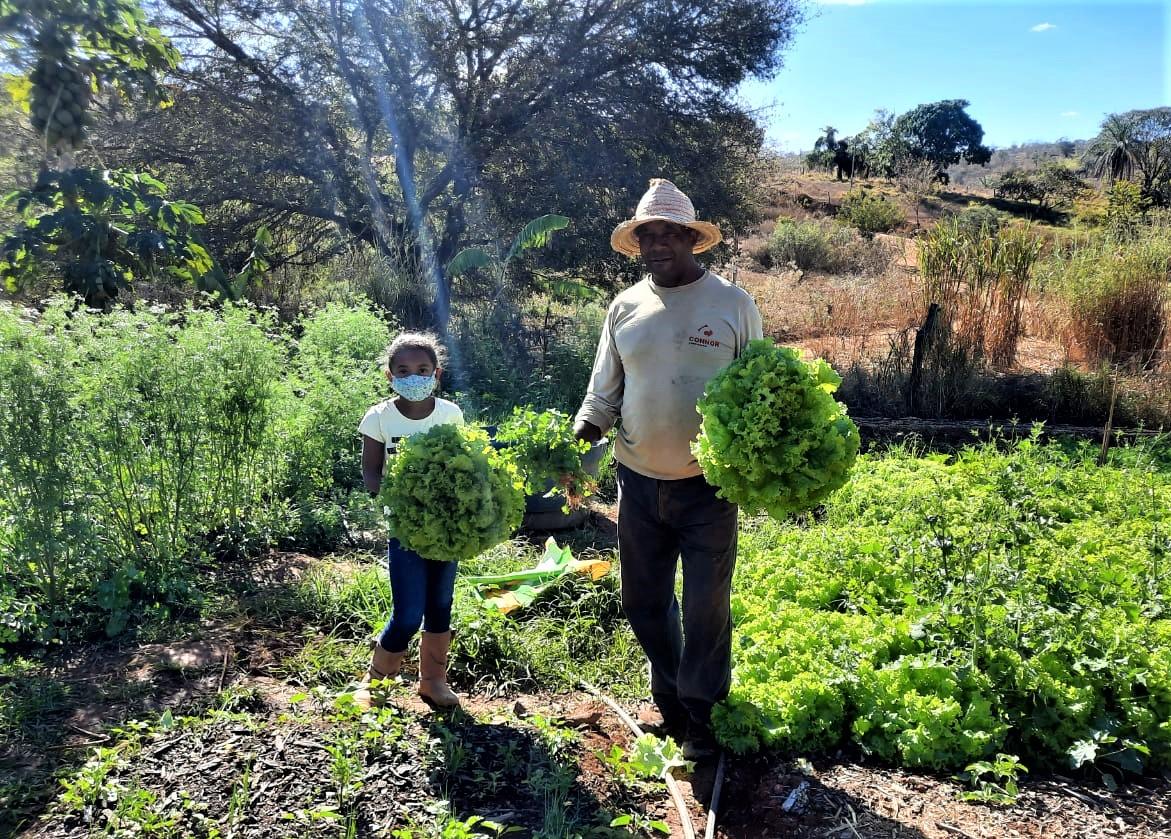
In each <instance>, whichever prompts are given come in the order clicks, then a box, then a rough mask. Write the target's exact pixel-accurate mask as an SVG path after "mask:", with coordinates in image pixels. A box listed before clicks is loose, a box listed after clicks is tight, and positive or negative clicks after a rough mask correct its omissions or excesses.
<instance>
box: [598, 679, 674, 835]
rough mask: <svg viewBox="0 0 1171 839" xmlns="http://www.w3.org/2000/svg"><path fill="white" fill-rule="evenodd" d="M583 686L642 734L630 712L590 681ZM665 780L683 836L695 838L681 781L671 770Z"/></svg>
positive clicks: (635, 733)
mask: <svg viewBox="0 0 1171 839" xmlns="http://www.w3.org/2000/svg"><path fill="white" fill-rule="evenodd" d="M581 686H582V687H583V688H585V689H586V690H587V691H589V692H590V693H592V694H593V695H594V696H596V697H597V698H598V699H600V700H602V701H603V702H605V703H606V705H607V706H609V708H610V710H611V711H613V712H614V713H615V714H617V715H618V718H619V719H621V720H622V722H624V723H626V727H627V728H629V729H630V730H631V731H633V732H634V736H635V737H641V736H642V729H641V728H639V727H638V723H636V722H635V721H634V718H633V717H631V716H630V714H628V713H626V712H625V711H623V710H622V708H621V707H620V706H619V705H618V703H617V702H615V701H614V700H613V699H611V698H610V697H608V696H606V694H604V693H602V692H601V691H600V690H598V689H597V688H596V687H594V686H593V685H591V684H589V683H588V682H582V683H581ZM664 780H666V782H667V789H668V790H669V791H670V793H671V798H672V799H673V800H674V802H675V809H676V810H678V811H679V822H680V824H682V826H683V836H684V837H685V839H695V825H693V824H692V823H691V813H690V811H688V809H687V802H686V801H684V800H683V793H682V792H681V791H680V789H679V783H678V782H677V781H676V780H675V779H674V778H673V777H671V773H670V772H668V773H667V774H666V776H665V778H664Z"/></svg>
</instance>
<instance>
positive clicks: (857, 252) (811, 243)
mask: <svg viewBox="0 0 1171 839" xmlns="http://www.w3.org/2000/svg"><path fill="white" fill-rule="evenodd" d="M768 247H769V254H770V255H771V260H772V263H773V264H774V265H796V266H797V267H798V268H800V269H802V270H806V271H826V272H828V273H831V274H838V273H857V274H868V275H877V274H881V273H882V272H883V271H885V270H886V268H887V267H888V266H889V265H890V260H891V253H890V251H889V250H888V249H887V248H886V247H884V246H883V245H882V244H881V243H879V242H875V241H872V240H871V241H868V240H866V239H863V238H862V237H860V236H859V235H858V234H857V233H855V232H854V231H852V230H850V229H848V228H845V227H842V226H841V225H837V224H831V223H828V222H819V221H794V220H792V219H777V225H776V227H775V228H773V232H772V236H771V237H770V238H769V243H768Z"/></svg>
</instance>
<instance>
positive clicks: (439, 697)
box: [419, 630, 459, 708]
mask: <svg viewBox="0 0 1171 839" xmlns="http://www.w3.org/2000/svg"><path fill="white" fill-rule="evenodd" d="M450 647H451V630H448V631H447V632H424V633H423V637H422V639H421V640H420V642H419V696H421V697H423V698H424V699H426V700H428V701H429V702H431V704H433V705H436V706H438V707H440V708H456V707H458V706H459V697H458V696H456V695H455V694H454V693H453V692H452V690H451V688H449V687H448V686H447V651H448V649H449V648H450Z"/></svg>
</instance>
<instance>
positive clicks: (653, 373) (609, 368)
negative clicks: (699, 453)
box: [577, 271, 762, 480]
mask: <svg viewBox="0 0 1171 839" xmlns="http://www.w3.org/2000/svg"><path fill="white" fill-rule="evenodd" d="M760 337H762V327H761V320H760V311H759V310H758V309H757V308H756V303H755V302H753V300H752V296H751V295H750V294H749V293H748V292H746V291H745V290H744V289H742V288H739V287H738V286H734V285H732V284H731V283H729V282H728V281H727V280H725V279H724V278H723V277H720V276H717V275H716V274H713V273H711V272H710V271H708V272H706V273H705V274H704V275H703V276H702V277H700V278H699V279H698V280H696V281H695V282H693V283H688V284H687V285H684V286H678V287H666V286H660V285H656V284H655V283H654V281H653V280H651V279H650V278H649V277H648V278H646V279H644V280H642V281H640V282H639V283H637V284H635V285H633V286H631V287H630V288H628V289H627V290H626V291H623V292H622V293H621V294H619V295H618V296H617V297H616V298H614V302H613V303H611V304H610V309H609V311H608V312H607V313H606V321H605V323H604V324H603V326H602V337H601V340H600V341H599V342H598V354H597V357H596V358H595V360H594V369H593V373H592V375H591V376H590V384H589V390H588V392H587V393H586V397H585V400H584V401H583V402H582V406H581V410H579V411H578V413H577V419H578V420H586V421H587V422H591V423H593V424H594V425H596V426H597V427H598V428H600V429H602V431H603V432H605V431H606V430H608V429H609V428H610V427H611V426H613V425H614V424H615V423H616V422H617V421H618V419H619V418H620V417H621V419H622V423H621V425H620V427H619V429H618V433H617V436H616V439H615V444H614V457H615V459H617V461H618V462H619V463H621V464H622V465H624V466H626V467H627V468H629V469H632V470H634V471H635V472H638V473H639V474H641V475H646V476H647V477H651V478H659V479H662V480H676V479H679V478H690V477H693V476H695V475H699V474H702V473H701V470H700V468H699V464H698V463H697V462H696V460H695V457H694V456H693V455H692V453H691V444H692V442H694V440H695V438H696V435H697V434H698V433H699V421H700V417H699V412H698V411H697V410H696V407H695V405H696V403H697V402H698V401H699V398H700V397H701V396H702V395H703V388H704V385H706V384H707V382H708V381H709V380H710V379H711V378H712V376H714V375H715V374H716V373H718V372H720V370H722V369H723V368H724V367H726V366H727V365H728V364H729V363H731V361H732V360H733V359H735V358H737V357H738V356H739V355H740V353H741V352H742V351H743V350H744V347H745V346H747V344H748V342H749V341H751V340H753V339H755V338H760Z"/></svg>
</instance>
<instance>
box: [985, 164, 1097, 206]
mask: <svg viewBox="0 0 1171 839" xmlns="http://www.w3.org/2000/svg"><path fill="white" fill-rule="evenodd" d="M992 188H993V190H994V192H995V195H996V197H997V198H1007V199H1009V200H1011V201H1026V202H1035V203H1036V204H1037V207H1038V208H1039V209H1041V210H1043V211H1048V210H1054V209H1060V208H1063V207H1067V206H1069V205H1070V204H1072V203H1073V202H1074V201H1075V200H1077V198H1078V196H1080V195H1081V194H1082V193H1083V192H1085V190H1086V184H1085V182H1084V181H1082V179H1081V178H1079V177H1078V175H1077V173H1076V172H1075V171H1073V169H1071V168H1070V167H1069V166H1066V165H1064V164H1062V163H1058V162H1057V161H1055V160H1050V161H1048V162H1046V163H1042V164H1041V165H1040V166H1039V167H1037V168H1036V169H1033V170H1031V171H1025V170H1023V169H1018V168H1016V167H1013V168H1012V169H1009V170H1008V171H1007V172H1005V173H1004V174H1003V175H1001V176H1000V178H998V179H997V180H995V181H993V183H992Z"/></svg>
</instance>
